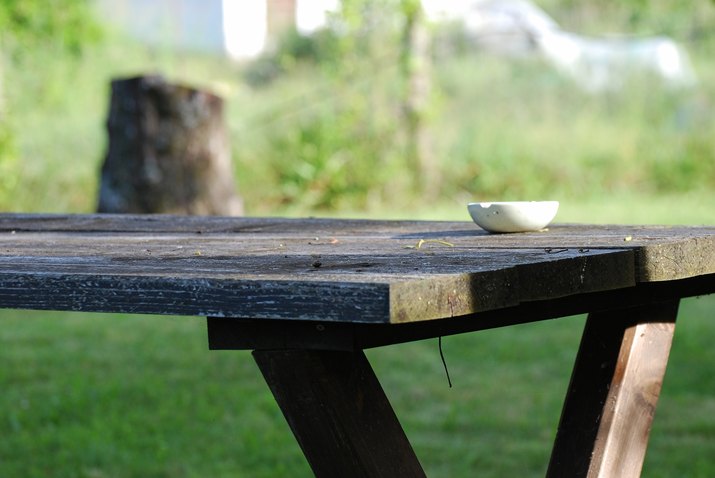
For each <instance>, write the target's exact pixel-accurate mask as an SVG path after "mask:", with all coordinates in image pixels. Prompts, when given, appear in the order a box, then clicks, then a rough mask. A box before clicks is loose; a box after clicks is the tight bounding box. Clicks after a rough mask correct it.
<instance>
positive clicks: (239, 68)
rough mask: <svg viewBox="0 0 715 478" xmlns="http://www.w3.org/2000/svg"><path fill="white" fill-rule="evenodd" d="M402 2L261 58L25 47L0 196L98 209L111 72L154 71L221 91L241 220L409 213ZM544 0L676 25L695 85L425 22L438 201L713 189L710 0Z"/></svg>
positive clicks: (359, 10) (590, 16) (417, 192)
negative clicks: (542, 53)
mask: <svg viewBox="0 0 715 478" xmlns="http://www.w3.org/2000/svg"><path fill="white" fill-rule="evenodd" d="M30 3H33V2H30ZM408 5H409V2H405V3H404V4H403V2H400V1H399V0H382V1H380V2H370V3H365V2H364V1H363V0H351V1H349V2H345V3H344V4H343V6H344V9H343V11H342V12H341V13H339V14H337V15H335V16H334V17H333V18H331V20H330V22H331V28H330V29H326V30H324V31H321V32H318V33H316V34H315V35H313V36H311V37H304V36H300V35H298V34H297V33H295V32H289V33H287V34H286V35H285V37H283V38H282V39H281V41H280V42H279V43H278V47H277V48H276V49H274V50H272V51H271V52H270V53H269V54H267V55H266V56H264V57H263V58H260V59H258V60H256V61H255V62H251V63H243V64H233V63H229V62H227V61H224V60H222V59H220V58H216V57H208V56H202V55H188V54H181V53H179V52H172V51H163V50H161V51H158V50H156V49H152V48H147V47H144V46H141V45H139V44H137V43H136V42H132V41H130V40H128V39H127V38H123V37H121V36H111V35H113V34H111V33H106V34H105V35H106V41H102V42H98V43H92V42H91V41H89V43H88V44H87V47H86V48H85V51H84V54H83V55H81V56H80V57H77V56H76V55H73V54H72V53H71V52H70V51H69V50H66V49H65V50H61V51H60V50H53V48H54V47H53V48H49V49H48V48H32V49H27V50H26V54H25V55H24V59H23V60H22V62H19V63H13V62H8V63H7V64H6V69H5V72H4V75H3V76H4V79H5V80H6V81H5V84H6V95H5V96H6V97H7V108H8V110H10V111H12V113H13V114H12V123H11V124H12V125H13V129H12V130H10V131H11V132H13V134H14V137H12V138H11V137H9V136H7V138H8V140H7V141H6V142H5V143H4V144H7V146H6V147H5V149H7V150H8V151H13V148H14V151H15V153H14V155H6V157H8V158H10V157H14V158H15V159H13V160H7V159H6V160H3V161H4V166H3V167H4V171H11V172H13V173H14V174H9V173H8V174H5V176H7V177H12V178H13V179H12V180H11V181H10V180H7V179H6V180H5V181H4V183H0V187H2V188H3V189H2V190H0V208H2V209H14V210H20V211H33V210H34V211H37V210H45V211H47V210H51V211H78V212H79V211H91V210H93V208H94V205H95V194H96V188H97V178H98V173H97V171H98V167H99V164H100V162H101V159H102V154H103V145H104V142H105V141H106V137H105V132H104V131H103V124H104V121H105V120H106V110H107V105H108V84H109V81H110V80H111V79H112V78H113V77H117V76H125V75H134V74H137V73H142V72H159V73H163V74H165V75H167V76H168V77H169V78H170V79H172V80H174V81H179V82H187V83H190V84H193V85H195V86H198V87H207V88H209V89H216V91H217V92H218V93H219V94H221V95H223V96H224V98H225V99H226V103H227V121H228V125H229V128H230V132H231V140H232V151H233V160H234V164H235V174H236V181H237V183H238V184H239V189H240V190H241V192H242V193H243V195H244V197H245V202H246V206H247V210H248V213H249V214H277V213H306V212H311V213H312V212H314V211H319V212H321V213H331V214H334V213H335V212H336V211H345V210H350V211H353V212H356V211H370V210H372V211H374V210H382V211H386V210H388V211H389V210H392V211H398V210H402V211H404V210H409V209H411V208H412V207H413V204H414V203H415V202H416V201H423V200H424V197H425V196H424V194H423V190H421V189H420V187H419V185H416V183H415V181H414V179H413V174H412V173H413V171H412V170H411V169H412V168H413V166H411V165H410V162H409V161H408V158H407V155H406V150H407V147H406V144H407V140H406V137H405V128H404V122H405V110H404V97H405V90H406V88H405V81H404V71H405V68H404V61H403V58H402V57H401V53H402V43H401V42H402V40H403V39H402V34H403V27H404V22H403V20H404V19H403V15H402V14H401V10H400V9H401V8H406V6H408ZM540 5H541V6H542V7H543V8H545V9H546V10H547V12H548V13H549V14H550V15H552V16H553V17H554V18H555V19H556V20H557V21H558V22H559V23H560V24H561V25H563V26H564V27H565V28H570V29H572V30H574V31H578V32H585V33H594V32H600V33H603V32H608V31H624V32H635V33H640V34H645V33H671V34H673V35H674V37H675V39H676V40H677V41H679V42H680V43H681V44H682V45H683V46H684V47H686V48H687V50H688V51H689V53H690V55H691V58H692V60H693V64H694V66H695V70H696V73H697V75H698V78H699V82H698V85H697V86H695V87H694V88H691V89H688V90H681V91H670V90H668V89H667V88H664V87H663V86H662V85H659V84H657V83H655V82H650V81H649V80H648V79H645V78H633V79H632V81H631V82H630V83H629V84H628V85H627V86H626V87H625V88H624V89H623V90H622V91H616V92H611V93H608V94H603V95H592V94H588V93H585V92H583V91H581V90H579V88H578V87H577V85H575V84H574V83H573V82H571V81H570V80H568V79H566V78H564V77H562V76H560V75H559V74H558V73H557V72H555V71H554V70H553V69H552V68H551V67H550V66H549V65H547V64H545V63H544V62H543V61H541V60H540V59H538V58H529V59H522V60H519V61H509V60H504V59H503V58H498V57H494V56H490V55H488V54H485V53H483V52H480V51H477V50H475V49H474V47H473V46H472V45H470V43H469V41H467V40H466V39H465V38H464V36H463V35H462V34H461V33H460V31H459V30H458V29H456V28H454V27H453V26H449V25H447V26H431V28H432V33H433V34H434V38H435V42H434V48H433V56H432V63H433V64H432V67H433V68H432V71H433V76H432V91H431V98H430V102H429V103H428V107H427V108H426V110H425V111H424V113H423V114H424V116H423V122H424V125H425V127H426V128H427V129H428V131H429V133H430V135H429V136H430V143H431V145H430V146H431V148H432V150H433V154H434V156H435V158H436V162H437V165H438V168H439V182H438V190H437V193H436V197H435V199H434V200H430V201H429V204H436V203H441V204H445V203H449V204H459V205H462V204H463V203H464V202H465V201H467V200H479V199H484V200H496V199H505V200H506V199H522V198H524V199H528V198H535V199H538V198H547V197H548V198H556V199H561V200H563V201H564V202H568V201H575V200H577V199H580V198H584V197H586V198H589V197H590V198H598V197H603V196H604V195H608V196H609V197H612V196H613V195H617V194H630V193H632V192H633V191H639V192H641V193H643V194H645V195H651V196H653V195H667V194H681V193H682V194H689V195H691V194H694V193H696V192H698V191H701V192H703V194H705V193H707V192H711V191H714V190H715V174H713V167H714V166H713V165H714V164H715V143H714V142H713V141H711V140H710V135H711V131H713V130H715V64H713V62H712V60H711V59H712V58H713V54H714V53H715V37H712V36H709V35H707V34H705V33H704V32H706V31H707V30H708V29H710V30H712V31H715V6H713V4H712V2H709V1H705V0H701V1H699V2H697V1H694V2H685V4H683V5H685V6H682V5H681V4H680V3H679V2H675V1H671V0H664V1H663V2H657V3H656V2H647V8H645V9H642V8H641V7H640V6H639V4H636V3H630V2H615V1H608V2H603V3H602V4H598V5H596V4H592V3H588V4H586V3H583V2H570V1H566V0H545V1H544V2H541V3H540ZM686 7H687V8H686ZM671 23H672V25H673V26H672V27H670V26H668V25H671ZM594 25H596V26H594ZM110 36H111V37H110ZM2 124H5V125H7V122H5V123H2V122H0V125H2ZM19 125H21V127H19ZM15 126H18V127H15ZM13 145H14V146H13ZM10 185H14V192H13V194H11V195H10V194H8V191H9V188H10ZM32 190H34V191H42V193H41V194H37V193H35V194H31V193H29V192H28V191H32ZM3 192H4V194H3Z"/></svg>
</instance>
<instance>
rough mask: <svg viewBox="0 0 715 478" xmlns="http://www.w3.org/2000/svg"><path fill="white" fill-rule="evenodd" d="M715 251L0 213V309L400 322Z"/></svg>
mask: <svg viewBox="0 0 715 478" xmlns="http://www.w3.org/2000/svg"><path fill="white" fill-rule="evenodd" d="M626 238H630V240H628V241H626V240H625V239H626ZM714 244H715V228H665V227H635V226H576V225H569V226H554V227H551V228H549V230H548V231H542V232H536V233H524V234H487V233H486V232H484V231H483V230H481V229H479V228H478V227H476V226H475V225H474V224H472V223H462V222H423V221H365V220H335V219H314V218H308V219H284V218H225V217H195V216H194V217H185V216H167V215H97V214H94V215H13V214H0V307H13V308H34V309H59V310H84V311H95V312H136V313H152V314H156V313H160V314H179V315H211V316H217V317H220V316H226V317H229V316H230V317H244V318H258V319H298V320H325V321H339V322H359V323H409V322H415V321H424V320H433V319H438V318H445V317H456V316H465V315H469V314H475V313H479V312H483V311H487V310H495V309H500V308H505V307H514V306H517V305H518V304H521V303H525V302H529V301H536V300H550V299H554V298H559V297H567V296H573V295H576V294H585V293H591V292H599V291H605V290H615V289H621V288H624V287H631V286H634V285H635V284H636V283H638V282H650V281H663V280H673V279H682V278H687V277H693V276H698V275H704V274H711V273H713V272H715V262H714V261H715V254H713V249H714V248H715V246H714Z"/></svg>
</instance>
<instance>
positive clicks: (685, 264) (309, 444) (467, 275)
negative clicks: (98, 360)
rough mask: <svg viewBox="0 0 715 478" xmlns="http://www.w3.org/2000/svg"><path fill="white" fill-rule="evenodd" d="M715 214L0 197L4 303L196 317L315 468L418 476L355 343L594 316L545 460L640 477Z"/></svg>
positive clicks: (702, 283)
mask: <svg viewBox="0 0 715 478" xmlns="http://www.w3.org/2000/svg"><path fill="white" fill-rule="evenodd" d="M712 292H715V227H653V226H651V227H639V226H593V225H554V226H551V227H550V228H549V229H548V230H545V231H540V232H534V233H521V234H499V235H495V234H488V233H486V232H485V231H483V230H481V229H479V228H478V227H477V226H475V225H474V224H472V223H466V222H420V221H364V220H330V219H312V218H311V219H277V218H217V217H212V218H209V217H173V216H155V215H141V216H132V215H17V214H0V307H3V308H23V309H40V310H47V309H51V310H74V311H88V312H92V311H94V312H127V313H147V314H157V313H159V314H178V315H202V316H206V317H208V337H209V346H210V348H211V349H249V350H253V356H254V358H255V360H256V362H257V363H258V366H259V368H260V370H261V372H262V373H263V375H264V377H265V379H266V381H267V383H268V385H269V387H270V389H271V390H272V392H273V395H274V396H275V398H276V400H277V402H278V404H279V406H280V408H281V409H282V411H283V413H284V415H285V417H286V419H287V421H288V423H289V425H290V427H291V429H292V430H293V432H294V434H295V436H296V438H297V440H298V442H299V443H300V446H301V448H302V450H303V452H304V453H305V455H306V457H307V459H308V461H309V463H310V465H311V467H312V469H313V471H314V472H315V474H316V475H318V476H343V477H344V476H389V477H394V476H423V475H424V473H423V471H422V468H421V466H420V464H419V462H418V460H417V458H416V457H415V454H414V452H413V450H412V448H411V446H410V444H409V442H408V440H407V438H406V436H405V434H404V432H403V430H402V428H401V426H400V424H399V421H398V420H397V418H396V416H395V414H394V412H393V410H392V408H391V406H390V404H389V402H388V400H387V398H386V397H385V394H384V392H383V391H382V388H381V387H380V384H379V382H378V380H377V378H376V377H375V375H374V373H373V371H372V369H371V367H370V365H369V363H368V361H367V359H366V358H365V355H364V353H363V349H366V348H370V347H377V346H385V345H390V344H395V343H400V342H407V341H412V340H419V339H425V338H434V337H441V336H445V335H449V334H457V333H464V332H471V331H477V330H483V329H487V328H493V327H503V326H509V325H513V324H518V323H524V322H530V321H539V320H546V319H551V318H556V317H563V316H568V315H573V314H577V313H585V312H587V313H589V316H588V319H587V321H586V326H585V330H584V334H583V338H582V341H581V344H580V349H579V352H578V355H577V359H576V363H575V366H574V370H573V374H572V377H571V383H570V385H569V388H568V391H567V395H566V399H565V404H564V407H563V412H562V417H561V422H560V424H559V427H558V431H557V436H556V442H555V445H554V448H553V452H552V456H551V461H550V464H549V468H548V476H568V477H577V476H619V477H628V476H638V475H639V473H640V469H641V466H642V461H643V458H644V455H645V450H646V446H647V441H648V435H649V431H650V426H651V422H652V419H653V414H654V411H655V407H656V402H657V399H658V395H659V392H660V388H661V383H662V379H663V375H664V373H665V368H666V363H667V360H668V353H669V349H670V344H671V339H672V336H673V331H674V324H675V319H676V314H677V307H678V302H679V299H681V298H683V297H688V296H693V295H702V294H708V293H712Z"/></svg>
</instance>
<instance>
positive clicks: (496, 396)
mask: <svg viewBox="0 0 715 478" xmlns="http://www.w3.org/2000/svg"><path fill="white" fill-rule="evenodd" d="M713 310H715V296H710V297H708V298H701V299H689V300H686V301H684V303H683V305H682V308H681V314H680V319H679V323H678V331H677V334H676V339H675V342H674V345H673V351H672V358H671V362H670V365H669V369H668V373H667V375H666V381H665V385H664V388H663V393H662V395H661V400H660V405H659V409H658V413H657V415H656V420H655V426H654V429H653V432H652V437H651V446H650V449H649V453H648V455H647V459H646V466H645V470H644V476H658V477H671V476H702V477H705V476H712V475H713V472H714V471H715V460H713V458H712V457H713V456H715V440H713V437H714V436H715V413H713V412H715V396H713V393H712V391H713V390H714V389H715V378H714V377H715V374H713V373H712V363H714V361H715V352H714V351H713V349H712V347H711V346H710V344H711V342H712V337H713V336H715V324H714V323H713V321H712V311H713ZM0 317H1V320H2V322H3V327H2V329H0V364H1V365H2V366H1V367H0V388H1V389H2V390H3V393H2V395H0V434H1V435H2V436H3V440H1V441H0V476H8V477H10V476H12V477H47V476H53V477H192V476H196V477H198V476H216V477H223V476H225V477H229V476H231V477H234V476H251V477H253V476H266V477H269V476H310V470H309V468H308V467H307V464H306V462H305V460H304V459H303V458H302V455H301V453H300V450H299V448H298V446H297V444H296V443H295V441H294V439H293V437H292V435H291V433H290V430H289V429H288V426H287V425H286V423H285V421H284V419H283V417H282V416H281V414H280V411H279V410H278V407H277V405H276V404H275V403H274V402H273V399H272V397H271V395H270V393H269V391H268V389H267V387H266V386H265V384H264V382H263V379H262V377H261V376H260V374H259V372H258V370H257V367H256V366H255V365H254V364H253V361H252V359H251V357H250V355H249V354H248V353H247V352H209V351H208V350H207V347H206V337H205V324H204V321H203V320H202V319H199V318H178V317H156V316H112V315H103V314H76V313H55V312H17V311H2V313H1V314H0ZM582 326H583V317H571V318H565V319H559V320H555V321H550V322H545V323H540V324H528V325H521V326H518V327H512V328H507V329H497V330H491V331H485V332H481V333H476V334H469V335H462V336H455V337H447V338H445V339H443V350H444V353H445V357H446V361H447V364H448V366H449V370H450V374H451V377H452V380H453V382H454V387H453V388H451V389H450V388H449V387H448V386H447V380H446V377H445V375H444V371H443V369H442V363H441V361H440V358H439V352H438V348H437V343H436V341H435V340H428V341H423V342H417V343H411V344H404V345H399V346H393V347H387V348H383V349H376V350H371V351H369V353H368V356H369V358H370V360H371V362H372V363H373V365H374V367H375V369H376V372H377V374H378V376H379V377H380V379H381V380H382V383H383V386H384V388H385V390H386V392H387V394H388V396H389V397H390V399H391V401H392V402H393V405H394V407H395V409H396V411H397V413H398V415H399V416H400V418H401V420H402V421H403V424H404V427H405V429H406V432H407V434H408V436H409V437H410V438H411V440H412V443H413V445H414V447H415V449H416V452H417V454H418V456H419V457H420V459H421V461H422V462H423V464H424V466H425V468H426V471H427V473H428V475H429V476H444V477H456V476H465V477H466V476H475V475H479V476H487V477H491V476H493V477H503V476H543V473H544V471H545V466H546V463H547V461H548V456H549V450H550V446H551V443H552V441H553V437H554V433H555V429H556V425H557V423H558V417H559V413H560V406H561V401H562V399H563V396H564V392H565V390H566V386H567V383H568V378H569V373H570V368H571V364H572V362H573V359H574V356H575V352H576V348H577V345H578V341H579V337H580V333H581V329H582Z"/></svg>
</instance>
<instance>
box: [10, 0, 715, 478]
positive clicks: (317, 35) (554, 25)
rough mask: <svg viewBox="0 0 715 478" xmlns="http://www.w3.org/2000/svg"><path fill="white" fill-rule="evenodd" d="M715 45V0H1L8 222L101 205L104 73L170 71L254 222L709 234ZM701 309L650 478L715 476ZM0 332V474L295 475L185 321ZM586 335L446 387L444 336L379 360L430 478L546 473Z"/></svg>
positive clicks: (704, 307)
mask: <svg viewBox="0 0 715 478" xmlns="http://www.w3.org/2000/svg"><path fill="white" fill-rule="evenodd" d="M714 32H715V3H714V2H712V1H711V0H693V1H681V0H659V1H649V0H627V1H616V0H602V1H598V2H596V1H590V2H589V1H578V2H577V1H574V0H542V1H538V2H527V1H501V2H498V1H458V0H452V1H448V0H445V1H442V2H440V1H436V0H423V1H419V0H372V1H370V0H342V1H339V0H322V1H319V0H312V1H311V0H251V1H243V0H241V1H239V0H210V1H209V0H204V1H200V0H195V1H192V0H149V1H140V0H53V1H42V0H3V2H2V3H0V211H3V212H11V211H12V212H62V213H70V212H72V213H85V212H92V211H94V210H95V209H96V206H97V195H98V188H99V177H100V174H99V173H100V167H101V164H102V161H103V159H104V156H105V154H106V150H107V133H106V127H105V123H106V120H107V114H108V109H109V95H110V89H109V83H110V81H111V80H112V79H114V78H123V77H128V76H134V75H140V74H141V75H143V74H160V75H163V76H164V77H166V78H167V79H169V81H171V82H175V83H179V84H186V85H190V86H193V87H196V88H199V89H204V90H208V91H212V92H214V93H216V94H217V95H219V96H221V97H222V98H223V99H224V100H225V104H226V110H225V115H226V117H225V120H226V124H227V125H228V128H229V131H230V141H231V156H232V168H233V174H234V179H235V184H236V186H237V188H238V190H239V192H240V194H241V196H242V197H243V201H244V206H245V213H246V215H289V216H290V215H293V216H297V215H321V216H344V217H374V218H425V219H450V220H452V219H458V220H468V219H469V217H468V215H467V212H466V203H467V202H470V201H482V200H484V201H489V200H537V199H556V200H560V201H561V209H560V211H559V215H558V216H557V221H569V222H598V223H624V222H640V223H663V224H709V225H713V224H715V207H714V206H715V140H714V139H713V131H715V62H714V61H713V60H712V59H713V58H714V57H715V35H714ZM714 311H715V300H713V298H712V296H711V297H710V298H702V299H692V300H687V301H684V303H683V306H682V312H681V318H680V319H679V320H680V322H679V325H678V333H676V339H675V343H674V346H673V347H674V348H673V353H672V360H671V364H670V366H669V371H668V374H667V376H666V383H665V386H664V389H663V394H662V396H661V406H660V407H659V410H658V413H657V415H656V420H655V425H654V430H653V435H652V439H651V443H652V446H651V449H650V452H649V454H648V456H647V458H646V467H645V469H644V476H662V477H670V476H702V477H706V476H713V475H715V460H714V459H713V458H712V457H713V456H715V395H713V390H715V379H714V378H713V377H714V376H715V374H713V373H712V369H711V368H709V367H711V366H712V363H715V352H713V349H712V347H711V343H712V340H711V338H712V337H713V336H715V335H714V334H715V325H713V324H712V319H713V312H714ZM0 318H1V319H0V320H2V321H3V322H4V323H5V324H7V326H4V327H2V328H0V389H2V390H3V393H2V394H0V436H3V440H0V476H13V477H24V476H31V477H35V476H37V477H40V476H42V477H45V476H61V477H95V478H98V477H125V476H127V477H128V476H137V477H138V476H142V477H147V476H156V477H188V476H309V475H310V472H309V469H308V468H307V464H306V463H305V461H304V459H303V458H302V455H301V453H300V450H299V449H298V446H297V444H295V442H294V439H293V438H292V436H291V435H290V431H289V429H288V427H287V425H286V424H285V422H284V421H283V418H282V416H281V415H280V411H279V410H278V409H277V406H276V405H275V403H274V402H273V399H272V397H271V396H270V394H269V392H268V390H267V387H265V385H264V384H263V382H262V378H261V377H260V375H259V374H258V372H257V370H256V368H255V366H254V365H253V363H252V360H251V358H250V356H248V355H246V354H244V353H242V352H236V353H220V352H211V353H209V352H207V350H206V343H205V335H203V334H204V333H205V331H204V328H205V325H204V322H203V321H201V320H200V319H196V320H192V319H186V318H184V319H178V318H165V317H162V318H159V317H156V318H151V319H148V318H146V317H132V316H120V317H115V318H114V320H112V321H105V320H100V319H101V316H100V317H98V316H96V315H91V316H87V315H82V314H53V313H30V312H14V311H2V312H1V313H0ZM109 324H111V326H109ZM582 324H583V318H582V317H581V318H573V319H570V320H565V321H559V322H558V323H545V324H532V325H523V326H519V328H518V330H520V333H519V334H518V337H517V338H516V339H515V337H514V335H512V334H507V333H506V332H505V331H500V330H495V331H488V332H483V333H479V334H473V335H470V336H464V337H451V338H447V339H446V340H445V342H444V349H445V354H446V358H447V361H448V364H449V366H450V372H451V374H452V376H453V379H454V382H455V387H454V388H453V389H448V388H447V386H446V380H444V376H443V371H442V364H441V362H440V361H439V354H438V352H437V347H436V344H434V343H432V342H420V343H415V344H406V345H402V346H397V347H390V348H388V349H385V350H381V349H380V350H375V351H371V352H370V359H371V361H372V363H373V364H374V366H375V368H376V370H377V372H378V375H379V376H380V378H381V380H382V381H383V383H384V386H385V389H386V391H387V392H388V396H389V397H390V398H391V400H392V401H393V403H394V406H395V408H396V410H397V412H398V415H400V417H401V419H403V421H404V423H405V428H406V431H407V433H408V436H410V438H411V439H412V441H413V443H414V445H415V449H416V451H417V454H418V456H420V458H421V460H422V461H423V462H424V465H425V468H426V470H427V472H428V475H430V476H450V477H453V476H474V475H478V476H495V477H496V476H543V473H544V470H545V467H546V464H547V461H548V453H549V449H550V445H551V442H552V440H553V436H554V433H555V430H556V425H557V423H558V416H559V411H560V405H561V402H562V399H563V395H564V392H565V389H566V384H567V382H568V376H569V373H570V367H571V364H572V362H573V358H574V354H575V352H576V348H577V345H578V339H579V336H580V332H581V327H582ZM177 350H179V351H181V353H179V354H177V353H176V352H177ZM515 438H516V439H515Z"/></svg>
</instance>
